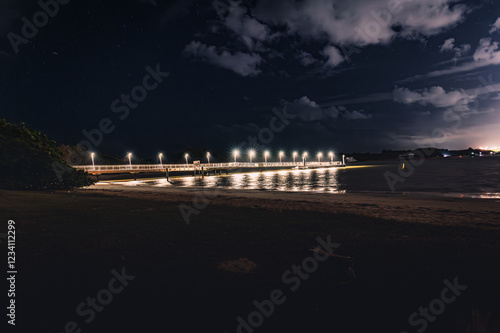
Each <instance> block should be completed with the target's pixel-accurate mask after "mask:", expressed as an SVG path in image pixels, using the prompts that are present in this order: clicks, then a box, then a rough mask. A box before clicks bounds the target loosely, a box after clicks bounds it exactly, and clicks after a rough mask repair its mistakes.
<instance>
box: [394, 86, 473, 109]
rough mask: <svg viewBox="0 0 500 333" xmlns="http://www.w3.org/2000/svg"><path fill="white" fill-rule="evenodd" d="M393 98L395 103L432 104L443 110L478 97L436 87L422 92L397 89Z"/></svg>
mask: <svg viewBox="0 0 500 333" xmlns="http://www.w3.org/2000/svg"><path fill="white" fill-rule="evenodd" d="M393 98H394V101H395V102H398V103H403V104H414V103H419V104H422V105H427V104H430V105H434V106H436V107H440V108H443V107H450V106H454V105H457V104H467V103H469V102H471V101H473V100H474V99H475V98H476V96H475V95H468V94H467V93H465V91H450V92H446V91H445V90H444V89H443V88H442V87H439V86H434V87H432V88H430V89H424V90H423V91H422V92H418V91H412V90H409V89H407V88H401V87H396V88H395V89H394V91H393Z"/></svg>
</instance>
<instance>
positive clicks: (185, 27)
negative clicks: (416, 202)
mask: <svg viewBox="0 0 500 333" xmlns="http://www.w3.org/2000/svg"><path fill="white" fill-rule="evenodd" d="M44 1H45V0H42V3H44ZM59 1H60V2H59V3H58V6H57V7H59V8H56V7H55V6H54V3H56V2H55V1H54V0H46V3H47V4H51V5H50V6H49V5H47V6H46V11H48V12H49V14H50V15H49V14H42V13H39V12H40V11H41V10H42V7H41V6H40V4H38V3H37V1H27V0H0V68H1V76H0V117H3V118H6V119H7V120H8V121H10V122H15V123H19V122H22V121H24V122H25V123H26V124H27V125H29V126H31V127H34V128H36V129H38V130H41V131H42V132H44V133H47V134H48V135H49V136H51V137H53V138H54V139H56V140H57V141H58V142H59V143H68V144H76V143H78V142H80V141H82V140H88V139H87V138H86V136H85V134H84V131H88V132H91V131H92V130H93V129H97V128H99V126H100V125H101V126H102V127H103V129H104V130H105V131H104V133H102V140H100V139H101V138H99V136H98V135H95V136H94V144H92V147H91V148H93V149H92V150H95V151H97V152H107V153H111V154H115V155H117V156H125V154H126V153H127V152H129V151H132V152H133V153H134V155H135V156H140V157H142V158H154V156H156V155H157V153H158V152H160V151H162V152H164V153H165V154H166V155H167V156H168V155H169V154H173V153H174V152H179V151H183V150H184V149H187V148H188V147H206V148H207V149H211V150H217V151H221V152H227V153H228V154H229V153H230V151H231V150H232V149H233V148H235V147H239V148H241V149H243V150H245V149H247V148H248V147H250V146H253V147H254V148H257V149H260V148H268V149H270V150H271V151H272V152H273V153H275V152H277V151H278V150H280V149H284V150H286V151H287V152H290V151H292V150H295V149H296V150H300V151H302V150H305V149H308V150H309V151H311V152H315V151H319V150H323V151H327V150H334V151H344V152H354V151H357V152H365V151H373V152H375V151H380V150H381V149H384V148H386V149H387V148H389V149H398V148H405V149H411V148H416V147H418V146H437V147H446V148H452V149H461V148H468V147H469V146H472V147H474V148H476V147H480V146H499V145H500V131H499V130H498V129H499V125H500V111H499V106H500V75H499V72H498V68H499V67H498V65H500V48H499V42H500V2H498V1H479V0H478V1H467V2H463V1H457V0H345V1H344V0H303V1H240V2H238V1H234V2H233V1H226V0H223V1H215V2H212V1H206V2H200V1H186V0H183V1H178V2H174V1H161V0H141V1H139V0H119V1H111V0H110V1H102V0H101V1H77V0H72V1H68V0H64V1H63V0H59ZM52 16H53V17H52ZM23 17H24V18H25V19H23ZM34 20H35V23H37V24H38V27H36V26H31V25H32V23H33V22H34ZM26 22H27V23H26ZM33 27H34V28H35V29H36V30H38V31H36V30H33V29H32V28H33ZM154 72H157V73H156V74H154V75H151V73H154ZM158 72H160V73H158ZM167 73H168V74H167ZM146 88H147V89H146ZM145 94H147V96H145ZM130 95H134V96H135V97H131V96H130ZM127 96H128V97H127ZM134 98H136V99H137V101H134ZM283 113H285V114H287V116H283ZM277 115H280V116H277ZM280 117H281V118H283V119H284V122H283V119H279V118H280ZM93 133H94V134H95V133H96V132H95V131H94V132H93ZM249 137H253V138H254V139H249ZM274 155H276V154H274Z"/></svg>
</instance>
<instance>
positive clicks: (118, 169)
mask: <svg viewBox="0 0 500 333" xmlns="http://www.w3.org/2000/svg"><path fill="white" fill-rule="evenodd" d="M334 166H343V164H342V162H340V161H338V162H337V161H336V162H305V163H304V162H257V163H253V162H252V163H250V162H229V163H201V164H132V165H130V164H124V165H76V166H74V168H76V169H81V170H85V171H87V172H89V173H95V174H97V173H138V172H172V171H193V172H194V171H199V170H203V171H210V170H221V169H224V170H232V169H259V168H260V169H264V168H280V167H283V168H295V167H298V168H318V167H334Z"/></svg>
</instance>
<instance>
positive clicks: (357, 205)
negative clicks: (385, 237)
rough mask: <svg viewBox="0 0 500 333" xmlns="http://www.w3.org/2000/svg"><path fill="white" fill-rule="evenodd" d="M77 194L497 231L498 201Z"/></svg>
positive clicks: (133, 191)
mask: <svg viewBox="0 0 500 333" xmlns="http://www.w3.org/2000/svg"><path fill="white" fill-rule="evenodd" d="M77 192H83V193H85V192H91V193H96V192H97V193H101V194H105V195H110V196H123V197H130V198H141V199H148V200H159V201H168V202H183V203H186V204H191V205H192V206H194V204H193V202H198V203H200V205H203V203H208V204H209V205H215V206H232V207H250V208H255V209H259V208H265V209H271V210H278V211H280V210H298V211H314V212H325V213H334V214H336V213H347V214H356V215H364V216H370V217H377V218H382V219H388V220H396V221H404V222H415V223H426V224H434V225H454V226H457V225H463V226H477V227H481V228H498V227H500V219H499V217H500V200H498V199H475V198H466V197H462V198H460V197H458V198H454V197H443V196H432V195H423V194H411V193H403V194H392V193H318V192H284V191H259V190H234V189H220V188H213V189H208V188H196V187H176V186H168V187H153V186H148V187H141V186H127V185H124V183H120V182H117V183H113V182H108V183H102V184H97V185H94V186H91V187H89V188H87V189H83V190H77Z"/></svg>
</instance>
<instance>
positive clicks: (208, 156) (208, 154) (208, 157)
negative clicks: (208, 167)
mask: <svg viewBox="0 0 500 333" xmlns="http://www.w3.org/2000/svg"><path fill="white" fill-rule="evenodd" d="M207 162H208V164H210V153H209V152H208V151H207Z"/></svg>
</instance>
